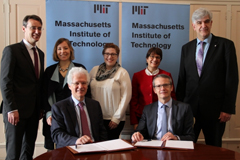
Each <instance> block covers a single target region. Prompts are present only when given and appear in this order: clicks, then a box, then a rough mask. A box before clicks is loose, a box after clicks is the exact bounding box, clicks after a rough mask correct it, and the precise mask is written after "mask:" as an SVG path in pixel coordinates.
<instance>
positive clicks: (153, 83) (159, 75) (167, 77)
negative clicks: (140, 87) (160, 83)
mask: <svg viewBox="0 0 240 160" xmlns="http://www.w3.org/2000/svg"><path fill="white" fill-rule="evenodd" d="M159 77H161V78H166V79H169V82H170V84H171V85H172V78H171V77H170V76H168V75H166V74H158V75H156V76H155V77H154V78H153V81H152V85H153V87H154V86H155V79H157V78H159Z"/></svg>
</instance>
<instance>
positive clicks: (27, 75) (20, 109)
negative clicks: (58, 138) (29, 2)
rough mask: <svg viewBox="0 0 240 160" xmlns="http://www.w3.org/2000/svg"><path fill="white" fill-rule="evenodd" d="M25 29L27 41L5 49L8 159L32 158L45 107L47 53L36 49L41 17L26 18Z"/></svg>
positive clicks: (3, 76) (3, 88)
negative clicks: (44, 89) (43, 102)
mask: <svg viewBox="0 0 240 160" xmlns="http://www.w3.org/2000/svg"><path fill="white" fill-rule="evenodd" d="M22 30H23V32H24V39H23V40H22V41H21V42H20V43H16V44H13V45H10V46H7V47H5V49H4V50H3V56H2V61H1V92H2V97H3V102H2V109H3V112H2V113H3V120H4V124H5V129H6V134H5V136H6V151H7V157H6V159H32V156H33V153H34V147H35V140H36V137H37V130H38V123H39V117H40V109H41V107H42V106H43V105H42V100H41V96H42V79H43V78H42V76H43V72H44V53H43V52H42V51H41V50H40V49H39V48H37V47H36V42H37V41H38V40H39V39H40V37H41V31H42V20H41V18H40V17H38V16H36V15H28V16H26V17H25V18H24V19H23V27H22Z"/></svg>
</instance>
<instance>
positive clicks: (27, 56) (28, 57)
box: [20, 41, 36, 77]
mask: <svg viewBox="0 0 240 160" xmlns="http://www.w3.org/2000/svg"><path fill="white" fill-rule="evenodd" d="M20 44H21V49H22V53H23V55H24V57H25V58H26V59H27V62H28V63H29V66H30V67H31V70H32V72H33V74H34V75H35V69H34V66H33V62H32V59H31V57H30V55H29V53H28V50H27V48H26V46H25V44H24V42H23V41H21V42H20ZM35 77H36V76H35Z"/></svg>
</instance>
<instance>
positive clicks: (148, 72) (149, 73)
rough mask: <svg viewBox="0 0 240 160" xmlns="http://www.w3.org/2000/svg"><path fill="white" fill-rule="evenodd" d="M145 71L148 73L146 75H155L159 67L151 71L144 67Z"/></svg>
mask: <svg viewBox="0 0 240 160" xmlns="http://www.w3.org/2000/svg"><path fill="white" fill-rule="evenodd" d="M145 73H146V74H147V75H148V76H155V75H157V74H158V73H159V69H156V70H155V71H153V72H152V73H151V72H150V71H149V70H148V69H147V68H146V69H145Z"/></svg>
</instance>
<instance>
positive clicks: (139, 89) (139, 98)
mask: <svg viewBox="0 0 240 160" xmlns="http://www.w3.org/2000/svg"><path fill="white" fill-rule="evenodd" d="M145 70H146V69H143V70H141V71H139V72H136V73H134V75H133V78H132V99H131V102H130V122H131V124H138V119H139V118H140V117H141V115H142V112H143V108H144V106H146V105H148V104H151V103H153V102H155V101H157V100H158V96H157V94H156V93H154V91H153V86H152V81H153V79H154V77H156V76H157V75H158V74H166V75H168V76H169V77H171V79H172V75H171V73H169V72H166V71H164V70H162V69H160V68H159V73H158V74H157V75H154V76H148V75H147V74H146V73H145ZM172 82H173V80H172ZM171 97H172V98H173V99H176V94H175V88H174V84H173V91H172V92H171Z"/></svg>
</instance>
